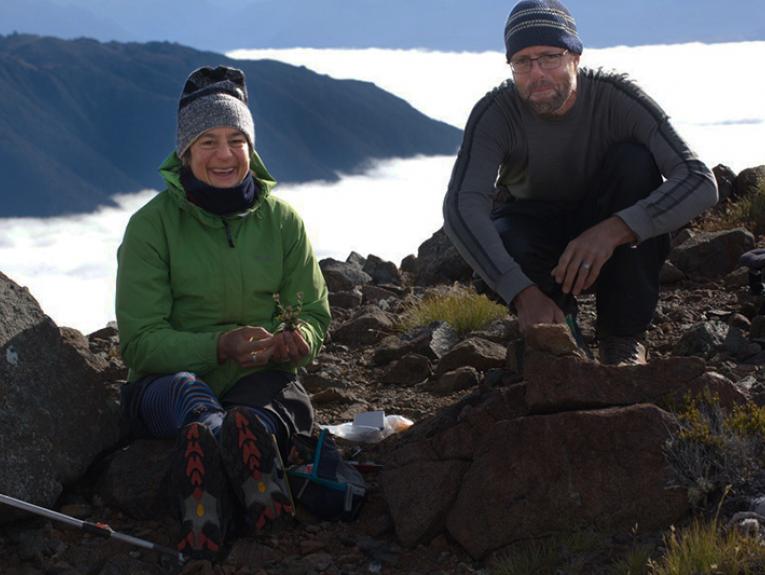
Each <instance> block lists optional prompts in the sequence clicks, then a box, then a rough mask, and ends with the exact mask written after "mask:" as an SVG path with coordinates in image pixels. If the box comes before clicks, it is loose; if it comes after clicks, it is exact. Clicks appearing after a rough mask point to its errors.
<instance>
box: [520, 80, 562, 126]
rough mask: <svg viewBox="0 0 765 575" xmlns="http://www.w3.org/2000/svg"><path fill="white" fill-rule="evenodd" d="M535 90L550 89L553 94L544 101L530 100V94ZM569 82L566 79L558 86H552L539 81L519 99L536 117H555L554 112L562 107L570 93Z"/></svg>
mask: <svg viewBox="0 0 765 575" xmlns="http://www.w3.org/2000/svg"><path fill="white" fill-rule="evenodd" d="M535 88H551V89H552V90H553V91H554V92H555V94H554V95H553V96H552V97H551V98H548V99H546V100H532V99H530V97H529V96H530V94H531V92H532V91H533V90H534V89H535ZM572 91H573V90H572V89H571V80H570V79H569V78H568V77H566V78H564V79H562V80H561V82H560V83H559V84H553V83H552V82H549V81H547V80H544V79H543V80H539V81H538V82H536V83H535V84H531V85H529V86H528V87H527V89H526V90H525V93H521V98H522V99H523V101H524V102H526V103H527V104H528V105H529V107H530V108H531V109H532V110H533V111H534V113H536V114H537V115H538V116H543V117H544V116H555V115H556V112H557V111H558V110H560V109H561V108H562V107H563V104H565V103H566V100H568V98H569V96H570V95H571V93H572Z"/></svg>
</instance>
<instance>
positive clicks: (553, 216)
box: [494, 142, 670, 338]
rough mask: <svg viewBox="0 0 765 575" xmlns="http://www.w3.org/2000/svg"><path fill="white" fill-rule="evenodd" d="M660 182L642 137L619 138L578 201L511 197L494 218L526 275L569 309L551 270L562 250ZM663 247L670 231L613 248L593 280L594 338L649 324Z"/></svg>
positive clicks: (572, 305)
mask: <svg viewBox="0 0 765 575" xmlns="http://www.w3.org/2000/svg"><path fill="white" fill-rule="evenodd" d="M661 182H662V179H661V174H660V172H659V170H658V168H657V167H656V163H655V162H654V160H653V156H651V154H650V152H649V151H648V150H647V149H646V148H645V147H644V146H642V145H640V144H636V143H632V142H623V143H620V144H617V145H615V146H614V147H613V148H611V150H610V151H609V153H608V154H607V155H606V158H605V160H604V162H603V165H602V166H601V168H600V169H599V171H598V172H597V173H596V174H595V176H594V178H593V180H592V183H591V185H590V186H589V188H588V192H587V194H586V195H585V197H584V198H582V200H581V201H578V202H576V203H566V202H549V201H541V200H514V201H511V202H510V203H508V204H507V205H505V206H502V208H501V209H500V210H498V211H497V212H496V213H495V215H494V224H495V226H496V228H497V231H498V232H499V233H500V236H501V237H502V241H503V243H504V245H505V248H506V249H507V251H508V253H509V254H510V255H511V256H512V257H513V259H515V261H517V262H518V263H519V265H520V266H521V269H522V270H523V272H524V273H525V274H526V275H527V276H528V277H529V279H531V281H533V282H534V283H536V285H537V286H538V287H539V288H540V289H541V290H542V292H544V293H545V294H546V295H548V296H549V297H551V298H552V299H553V301H555V303H556V304H558V306H559V307H560V308H561V309H562V310H563V312H564V313H574V314H575V313H576V301H575V300H574V298H573V297H572V296H571V295H567V294H564V293H563V292H562V291H561V289H560V288H561V286H560V284H558V283H556V282H555V279H554V278H553V277H552V276H551V275H550V272H551V270H552V269H553V268H554V267H555V266H556V265H557V263H558V259H559V258H560V256H561V254H562V253H563V250H564V249H565V248H566V246H567V245H568V243H569V242H570V241H571V240H573V239H574V238H576V237H577V236H578V235H579V234H581V233H582V232H583V231H584V230H586V229H588V228H590V227H592V226H594V225H595V224H597V223H599V222H601V221H603V220H605V219H607V218H609V217H611V216H612V215H614V214H615V213H616V212H618V211H619V210H621V209H624V208H627V207H629V206H632V205H634V204H635V203H636V202H638V201H639V200H641V199H643V198H645V197H646V196H648V195H649V194H650V193H651V192H652V191H653V190H655V189H656V188H657V187H658V186H659V185H660V184H661ZM669 250H670V238H669V234H664V235H661V236H657V237H654V238H651V239H649V240H646V241H644V242H642V243H641V244H639V245H638V246H634V247H633V246H630V245H622V246H619V247H618V248H616V249H615V250H614V253H613V255H612V256H611V258H610V259H609V260H608V261H607V262H606V264H605V265H604V266H603V268H602V269H601V272H600V276H599V277H598V279H597V281H596V283H595V286H594V289H595V294H596V299H597V314H598V317H597V325H596V329H597V333H598V337H601V338H602V337H605V336H612V335H613V336H636V335H639V334H641V333H642V332H644V331H645V330H646V329H647V327H648V325H649V324H650V323H651V319H652V318H653V314H654V311H655V310H656V304H657V302H658V298H659V272H660V271H661V267H662V265H663V263H664V260H665V259H666V258H667V255H668V254H669Z"/></svg>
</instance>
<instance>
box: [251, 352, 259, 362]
mask: <svg viewBox="0 0 765 575" xmlns="http://www.w3.org/2000/svg"><path fill="white" fill-rule="evenodd" d="M250 361H252V363H255V362H257V361H258V352H257V351H253V352H252V353H251V354H250Z"/></svg>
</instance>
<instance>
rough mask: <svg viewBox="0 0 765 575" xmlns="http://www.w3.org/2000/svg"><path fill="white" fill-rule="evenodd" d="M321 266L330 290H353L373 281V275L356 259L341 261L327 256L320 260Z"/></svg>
mask: <svg viewBox="0 0 765 575" xmlns="http://www.w3.org/2000/svg"><path fill="white" fill-rule="evenodd" d="M319 267H320V268H321V273H322V274H323V275H324V280H325V281H326V282H327V289H329V291H330V292H339V291H351V290H353V288H355V287H358V286H362V285H364V284H367V283H369V282H371V281H372V278H371V276H370V275H369V274H368V273H366V272H364V271H363V270H362V269H361V265H359V263H358V262H357V261H355V260H352V261H350V262H341V261H338V260H335V259H332V258H325V259H323V260H321V261H320V262H319Z"/></svg>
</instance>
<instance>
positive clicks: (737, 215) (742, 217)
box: [702, 180, 765, 235]
mask: <svg viewBox="0 0 765 575" xmlns="http://www.w3.org/2000/svg"><path fill="white" fill-rule="evenodd" d="M720 211H721V213H720V215H719V217H712V218H708V219H707V220H705V222H704V224H703V226H702V227H703V228H704V229H705V230H707V231H718V230H725V229H730V228H735V227H741V226H743V227H745V228H747V229H748V230H750V231H751V232H752V233H754V234H756V235H762V234H765V180H760V181H759V183H758V186H757V188H755V190H754V191H753V192H751V193H750V194H748V195H746V196H744V197H742V198H739V199H737V200H735V201H731V202H728V203H727V204H723V206H721V208H720Z"/></svg>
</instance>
